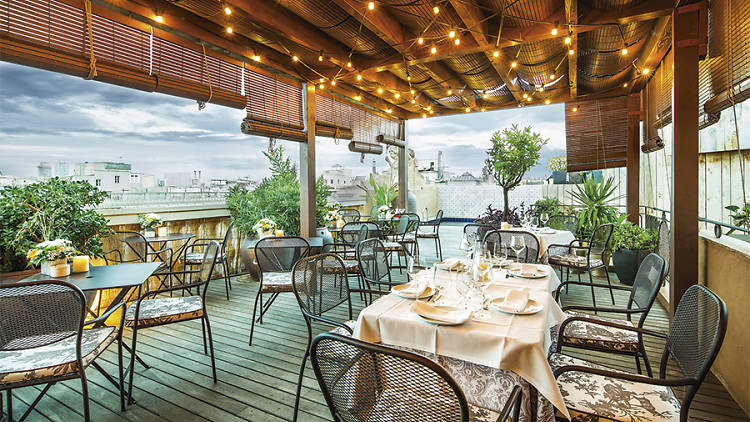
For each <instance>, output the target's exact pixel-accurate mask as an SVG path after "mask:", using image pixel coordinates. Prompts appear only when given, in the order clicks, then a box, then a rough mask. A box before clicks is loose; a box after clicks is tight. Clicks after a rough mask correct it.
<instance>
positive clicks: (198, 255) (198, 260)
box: [184, 252, 224, 265]
mask: <svg viewBox="0 0 750 422" xmlns="http://www.w3.org/2000/svg"><path fill="white" fill-rule="evenodd" d="M223 260H224V254H223V253H219V255H217V256H216V262H221V261H223ZM184 262H185V264H187V265H201V264H202V263H203V252H191V253H189V254H187V255H186V256H185V258H184Z"/></svg>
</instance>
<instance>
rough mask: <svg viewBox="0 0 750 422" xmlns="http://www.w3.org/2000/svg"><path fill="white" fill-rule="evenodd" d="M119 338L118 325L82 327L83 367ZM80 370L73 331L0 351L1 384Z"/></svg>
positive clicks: (56, 375)
mask: <svg viewBox="0 0 750 422" xmlns="http://www.w3.org/2000/svg"><path fill="white" fill-rule="evenodd" d="M116 338H117V330H116V329H115V327H101V328H92V329H90V330H83V334H82V335H81V356H82V360H83V366H88V364H89V363H91V361H93V360H94V359H96V357H97V356H99V354H100V353H101V352H103V351H104V349H106V348H107V346H109V345H110V344H112V342H113V341H114V340H115V339H116ZM6 347H7V346H6ZM77 371H78V362H76V333H71V335H70V336H69V337H66V338H64V339H62V340H59V341H57V342H55V343H52V344H48V345H46V346H40V347H35V348H32V349H25V350H13V351H0V385H7V384H13V383H17V382H25V381H30V380H37V379H43V378H48V377H58V376H62V375H67V374H70V373H73V372H77Z"/></svg>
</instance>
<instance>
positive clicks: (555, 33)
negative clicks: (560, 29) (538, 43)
mask: <svg viewBox="0 0 750 422" xmlns="http://www.w3.org/2000/svg"><path fill="white" fill-rule="evenodd" d="M552 35H557V26H555V27H554V28H552Z"/></svg>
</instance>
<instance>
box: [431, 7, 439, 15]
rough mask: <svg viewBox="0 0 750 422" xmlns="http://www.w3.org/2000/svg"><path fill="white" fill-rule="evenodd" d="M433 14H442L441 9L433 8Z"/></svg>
mask: <svg viewBox="0 0 750 422" xmlns="http://www.w3.org/2000/svg"><path fill="white" fill-rule="evenodd" d="M432 13H434V14H436V15H437V14H438V13H440V8H439V7H437V6H435V7H433V8H432Z"/></svg>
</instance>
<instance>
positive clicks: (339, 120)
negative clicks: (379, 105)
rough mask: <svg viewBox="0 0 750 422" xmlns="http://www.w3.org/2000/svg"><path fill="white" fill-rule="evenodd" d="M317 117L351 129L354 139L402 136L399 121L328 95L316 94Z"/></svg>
mask: <svg viewBox="0 0 750 422" xmlns="http://www.w3.org/2000/svg"><path fill="white" fill-rule="evenodd" d="M315 119H316V120H317V121H319V122H323V123H327V124H330V125H333V126H338V127H342V128H349V129H351V130H352V132H353V139H354V140H355V141H359V142H369V143H375V137H376V136H378V135H386V136H390V137H393V138H399V139H400V138H401V136H400V135H399V123H398V122H397V121H394V120H391V119H387V118H385V117H381V116H378V115H377V114H375V113H370V112H368V111H366V110H362V109H360V108H357V107H354V106H353V105H351V104H347V103H345V102H343V101H338V100H336V99H335V98H332V97H329V96H328V95H321V94H315Z"/></svg>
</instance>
